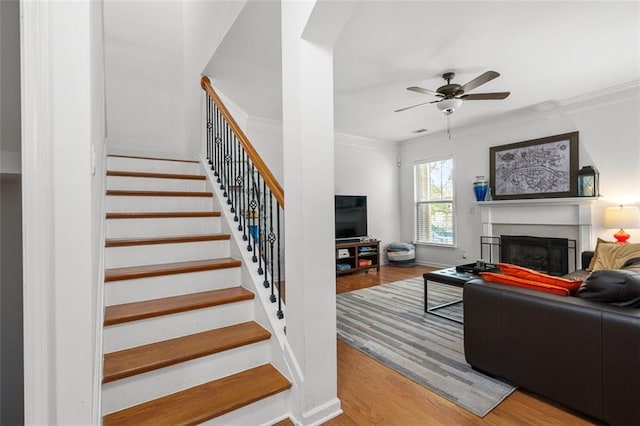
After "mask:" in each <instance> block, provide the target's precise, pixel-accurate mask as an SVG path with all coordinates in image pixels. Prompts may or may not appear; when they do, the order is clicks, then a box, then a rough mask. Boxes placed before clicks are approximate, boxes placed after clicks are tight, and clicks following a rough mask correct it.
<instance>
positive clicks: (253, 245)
mask: <svg viewBox="0 0 640 426" xmlns="http://www.w3.org/2000/svg"><path fill="white" fill-rule="evenodd" d="M256 189H257V188H256V168H255V164H253V163H252V164H251V201H250V204H249V207H250V208H251V217H250V223H251V226H250V228H249V235H250V239H249V247H247V249H248V250H249V251H251V252H253V256H252V257H251V260H252V261H253V262H257V261H258V258H257V257H256V235H255V232H256V215H257V212H256V209H257V207H258V200H257V197H258V194H257V193H256V192H257V191H256Z"/></svg>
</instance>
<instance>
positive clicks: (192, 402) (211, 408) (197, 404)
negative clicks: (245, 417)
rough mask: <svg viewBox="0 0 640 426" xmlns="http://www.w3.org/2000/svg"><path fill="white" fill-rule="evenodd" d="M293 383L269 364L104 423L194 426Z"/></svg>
mask: <svg viewBox="0 0 640 426" xmlns="http://www.w3.org/2000/svg"><path fill="white" fill-rule="evenodd" d="M290 387H291V383H290V382H289V381H288V380H287V379H286V378H285V377H284V376H283V375H282V374H280V372H278V370H276V369H275V368H274V367H273V366H272V365H270V364H265V365H261V366H258V367H255V368H252V369H250V370H246V371H243V372H241V373H237V374H233V375H231V376H227V377H224V378H222V379H219V380H215V381H213V382H209V383H205V384H203V385H200V386H196V387H193V388H190V389H187V390H184V391H181V392H178V393H175V394H172V395H168V396H165V397H162V398H159V399H157V400H154V401H149V402H146V403H144V404H140V405H138V406H135V407H131V408H127V409H125V410H122V411H118V412H115V413H112V414H108V415H106V416H105V417H104V419H103V420H104V422H103V423H104V425H105V426H111V425H122V426H127V425H135V426H138V425H154V426H155V425H160V424H163V425H194V424H198V423H202V422H204V421H207V420H209V419H212V418H214V417H218V416H221V415H223V414H226V413H228V412H230V411H233V410H236V409H238V408H241V407H244V406H246V405H248V404H251V403H253V402H256V401H258V400H260V399H263V398H266V397H268V396H271V395H275V394H276V393H279V392H282V391H285V390H287V389H289V388H290Z"/></svg>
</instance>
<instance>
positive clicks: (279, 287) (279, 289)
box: [276, 206, 284, 319]
mask: <svg viewBox="0 0 640 426" xmlns="http://www.w3.org/2000/svg"><path fill="white" fill-rule="evenodd" d="M276 242H277V253H278V313H277V315H278V319H282V318H284V313H283V312H282V276H281V274H280V271H281V270H282V264H281V262H280V261H281V257H282V256H281V252H280V206H277V207H276Z"/></svg>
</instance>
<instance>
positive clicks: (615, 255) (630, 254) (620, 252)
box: [591, 243, 640, 271]
mask: <svg viewBox="0 0 640 426" xmlns="http://www.w3.org/2000/svg"><path fill="white" fill-rule="evenodd" d="M634 257H640V244H619V243H616V244H600V245H599V246H598V248H597V251H596V254H595V255H594V259H595V262H594V264H593V266H592V268H591V270H592V271H599V270H602V269H620V268H622V265H624V263H625V262H626V261H627V260H629V259H633V258H634Z"/></svg>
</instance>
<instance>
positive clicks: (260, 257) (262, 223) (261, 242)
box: [258, 176, 267, 275]
mask: <svg viewBox="0 0 640 426" xmlns="http://www.w3.org/2000/svg"><path fill="white" fill-rule="evenodd" d="M259 183H260V176H258V184H259ZM258 212H259V215H260V216H258V247H259V250H258V251H259V252H260V253H259V254H258V274H259V275H262V274H263V273H264V270H263V269H262V261H263V260H264V247H265V246H264V245H265V242H264V234H265V229H267V227H266V224H265V220H266V219H265V215H266V214H267V184H266V182H265V181H264V179H262V203H261V204H260V209H259V210H258ZM260 219H262V221H260Z"/></svg>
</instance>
